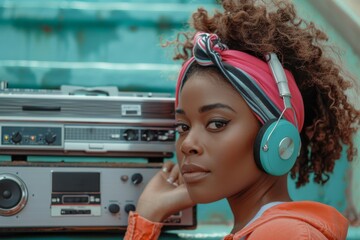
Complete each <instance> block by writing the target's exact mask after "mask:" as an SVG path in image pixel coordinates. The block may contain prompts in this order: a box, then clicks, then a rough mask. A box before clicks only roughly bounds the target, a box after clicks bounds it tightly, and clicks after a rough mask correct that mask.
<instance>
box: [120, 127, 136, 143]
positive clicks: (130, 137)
mask: <svg viewBox="0 0 360 240" xmlns="http://www.w3.org/2000/svg"><path fill="white" fill-rule="evenodd" d="M123 137H124V139H125V140H127V141H136V140H138V133H137V131H136V130H134V129H127V130H126V131H125V132H124V133H123Z"/></svg>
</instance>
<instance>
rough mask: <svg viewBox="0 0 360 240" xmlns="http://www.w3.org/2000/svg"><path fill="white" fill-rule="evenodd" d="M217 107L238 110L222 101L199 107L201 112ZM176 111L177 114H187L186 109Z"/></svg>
mask: <svg viewBox="0 0 360 240" xmlns="http://www.w3.org/2000/svg"><path fill="white" fill-rule="evenodd" d="M217 108H225V109H229V110H230V111H232V112H234V113H236V111H235V110H234V109H233V108H232V107H230V106H229V105H226V104H222V103H214V104H209V105H204V106H202V107H200V108H199V113H204V112H208V111H211V110H214V109H217ZM175 113H176V114H181V115H186V114H185V111H184V110H183V109H181V108H177V109H175Z"/></svg>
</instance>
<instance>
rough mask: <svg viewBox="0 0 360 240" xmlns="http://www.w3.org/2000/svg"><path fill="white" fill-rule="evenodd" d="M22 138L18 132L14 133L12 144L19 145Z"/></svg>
mask: <svg viewBox="0 0 360 240" xmlns="http://www.w3.org/2000/svg"><path fill="white" fill-rule="evenodd" d="M21 139H22V136H21V133H20V132H16V133H15V134H14V135H12V137H11V140H12V141H13V143H19V142H21Z"/></svg>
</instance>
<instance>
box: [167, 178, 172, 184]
mask: <svg viewBox="0 0 360 240" xmlns="http://www.w3.org/2000/svg"><path fill="white" fill-rule="evenodd" d="M166 181H167V182H168V183H170V184H173V182H174V179H173V178H172V177H169V178H168V179H167V180H166Z"/></svg>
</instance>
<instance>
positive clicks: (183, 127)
mask: <svg viewBox="0 0 360 240" xmlns="http://www.w3.org/2000/svg"><path fill="white" fill-rule="evenodd" d="M175 130H176V131H177V132H178V133H184V132H186V131H188V130H189V126H188V125H186V124H184V123H177V124H175Z"/></svg>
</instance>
